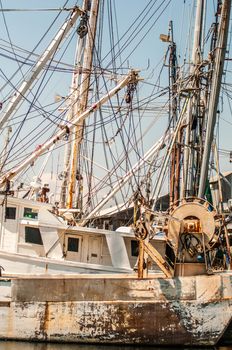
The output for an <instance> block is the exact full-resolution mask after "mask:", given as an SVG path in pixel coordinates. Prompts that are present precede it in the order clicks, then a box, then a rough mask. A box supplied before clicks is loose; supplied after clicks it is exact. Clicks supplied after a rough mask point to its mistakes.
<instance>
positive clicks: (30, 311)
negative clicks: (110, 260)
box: [0, 273, 232, 345]
mask: <svg viewBox="0 0 232 350" xmlns="http://www.w3.org/2000/svg"><path fill="white" fill-rule="evenodd" d="M231 320H232V273H219V274H217V275H213V276H192V277H175V278H172V279H167V278H162V277H156V278H147V279H144V280H138V279H137V278H136V277H132V276H97V277H96V276H86V275H82V276H80V275H79V276H78V277H75V276H71V277H62V276H60V277H54V276H52V277H51V276H50V277H28V278H26V277H24V278H23V277H18V278H9V279H7V278H2V279H1V280H0V338H1V339H18V340H37V341H38V340H40V341H60V342H85V343H124V344H135V343H139V344H154V345H177V344H182V345H214V344H216V343H217V342H218V341H219V339H220V338H221V336H222V335H223V333H224V332H225V330H226V328H227V326H228V325H229V323H230V322H231Z"/></svg>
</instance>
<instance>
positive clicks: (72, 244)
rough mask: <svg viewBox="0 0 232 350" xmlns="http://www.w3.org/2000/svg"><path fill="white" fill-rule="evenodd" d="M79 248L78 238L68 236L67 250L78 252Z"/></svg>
mask: <svg viewBox="0 0 232 350" xmlns="http://www.w3.org/2000/svg"><path fill="white" fill-rule="evenodd" d="M78 250H79V238H73V237H68V251H69V252H78Z"/></svg>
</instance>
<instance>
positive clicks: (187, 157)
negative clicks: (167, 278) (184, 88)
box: [181, 0, 205, 197]
mask: <svg viewBox="0 0 232 350" xmlns="http://www.w3.org/2000/svg"><path fill="white" fill-rule="evenodd" d="M204 2H205V0H197V7H196V16H195V27H194V38H193V48H192V62H191V63H192V64H191V67H190V75H194V76H193V78H192V86H191V87H190V91H189V94H192V93H194V88H196V85H197V82H196V80H197V77H196V75H195V70H196V66H197V64H199V62H200V56H201V42H202V40H201V37H202V30H203V29H202V26H203V13H204ZM196 104H197V99H196V96H194V97H193V98H191V99H190V100H189V105H188V109H187V118H186V121H185V122H184V123H185V124H186V133H185V149H184V164H183V178H182V185H181V197H185V196H186V195H187V196H188V195H194V184H193V179H192V176H193V163H194V155H195V152H194V149H193V147H192V146H193V140H194V139H195V130H192V123H193V110H194V109H195V111H196ZM195 117H197V116H195Z"/></svg>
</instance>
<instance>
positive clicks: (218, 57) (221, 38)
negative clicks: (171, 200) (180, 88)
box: [198, 0, 231, 198]
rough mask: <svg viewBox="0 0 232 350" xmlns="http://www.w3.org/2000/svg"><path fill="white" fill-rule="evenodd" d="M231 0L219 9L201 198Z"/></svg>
mask: <svg viewBox="0 0 232 350" xmlns="http://www.w3.org/2000/svg"><path fill="white" fill-rule="evenodd" d="M230 10H231V0H224V2H223V5H222V9H221V21H220V27H219V33H218V41H217V47H216V53H215V64H214V70H213V81H212V88H211V92H210V100H209V108H208V124H207V129H206V137H205V148H204V152H203V159H202V166H201V173H200V182H199V191H198V197H199V198H203V197H204V193H205V185H206V180H207V178H208V168H209V158H210V151H211V146H212V141H213V135H214V127H215V123H216V117H217V106H218V100H219V94H220V88H221V79H222V74H223V68H224V60H225V54H226V46H227V37H228V31H229V22H230Z"/></svg>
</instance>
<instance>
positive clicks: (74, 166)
mask: <svg viewBox="0 0 232 350" xmlns="http://www.w3.org/2000/svg"><path fill="white" fill-rule="evenodd" d="M98 6H99V0H92V3H91V11H90V18H89V28H88V34H87V39H86V45H85V48H84V56H83V66H82V69H81V71H82V73H81V83H80V92H79V101H78V102H77V101H76V102H75V107H74V113H75V114H81V113H82V112H83V111H84V110H85V109H86V107H87V102H88V94H89V84H90V77H91V68H92V60H93V48H94V41H95V35H96V25H97V17H98ZM83 129H84V120H83V121H81V122H80V123H79V124H78V125H77V126H76V127H75V131H74V134H73V142H72V151H71V160H70V166H71V169H70V177H69V186H68V198H67V205H66V206H67V208H68V209H71V208H73V207H75V204H74V193H75V189H76V183H77V181H78V193H77V203H76V207H77V209H80V211H81V210H82V188H83V176H82V174H81V169H80V165H79V164H78V158H79V157H80V146H81V141H82V138H83Z"/></svg>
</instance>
